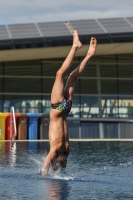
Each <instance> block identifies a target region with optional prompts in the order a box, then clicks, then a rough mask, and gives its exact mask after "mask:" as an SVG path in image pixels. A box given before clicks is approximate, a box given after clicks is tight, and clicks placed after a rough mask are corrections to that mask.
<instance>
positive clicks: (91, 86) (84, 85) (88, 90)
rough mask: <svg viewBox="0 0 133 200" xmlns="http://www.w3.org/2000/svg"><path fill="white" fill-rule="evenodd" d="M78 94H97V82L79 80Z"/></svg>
mask: <svg viewBox="0 0 133 200" xmlns="http://www.w3.org/2000/svg"><path fill="white" fill-rule="evenodd" d="M79 87H80V88H79V90H80V94H97V80H95V79H94V80H93V79H80V83H79Z"/></svg>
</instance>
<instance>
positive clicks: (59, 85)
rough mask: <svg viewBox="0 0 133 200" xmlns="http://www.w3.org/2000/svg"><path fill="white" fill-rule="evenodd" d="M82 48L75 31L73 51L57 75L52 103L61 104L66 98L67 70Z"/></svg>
mask: <svg viewBox="0 0 133 200" xmlns="http://www.w3.org/2000/svg"><path fill="white" fill-rule="evenodd" d="M81 47H82V44H81V42H80V40H79V37H78V32H77V31H76V30H74V33H73V45H72V47H71V50H70V52H69V54H68V56H67V58H66V59H65V61H64V62H63V64H62V66H61V68H60V69H59V70H58V71H57V73H56V78H55V82H54V85H53V89H52V93H51V103H57V102H59V101H60V100H61V99H62V98H63V96H64V76H65V74H66V72H67V70H68V69H69V68H70V66H71V64H72V61H73V59H74V56H75V54H76V52H77V51H78V50H79V49H80V48H81Z"/></svg>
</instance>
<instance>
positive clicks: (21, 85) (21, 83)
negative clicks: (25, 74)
mask: <svg viewBox="0 0 133 200" xmlns="http://www.w3.org/2000/svg"><path fill="white" fill-rule="evenodd" d="M4 92H12V93H41V79H40V78H21V77H20V78H18V77H17V78H4Z"/></svg>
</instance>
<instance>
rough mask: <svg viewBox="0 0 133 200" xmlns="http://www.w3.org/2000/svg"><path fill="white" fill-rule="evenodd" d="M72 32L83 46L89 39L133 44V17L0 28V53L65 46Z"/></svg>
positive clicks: (68, 42) (13, 25)
mask: <svg viewBox="0 0 133 200" xmlns="http://www.w3.org/2000/svg"><path fill="white" fill-rule="evenodd" d="M74 29H76V30H78V33H79V36H80V39H81V41H82V43H83V44H88V40H89V39H90V37H91V36H94V37H96V38H97V40H98V43H99V44H110V43H119V42H133V17H127V18H108V19H86V20H71V21H65V22H63V21H58V22H41V23H29V24H10V25H0V50H5V49H8V50H9V49H23V48H24V49H25V48H38V47H57V46H58V47H60V46H68V45H71V43H72V32H73V30H74Z"/></svg>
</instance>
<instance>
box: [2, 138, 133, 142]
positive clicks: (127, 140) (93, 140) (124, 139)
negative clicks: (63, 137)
mask: <svg viewBox="0 0 133 200" xmlns="http://www.w3.org/2000/svg"><path fill="white" fill-rule="evenodd" d="M69 141H70V142H71V141H72V142H96V141H98V142H108V141H120V142H133V138H127V139H126V138H122V139H121V138H117V139H113V138H112V139H110V138H106V139H104V138H103V139H69ZM0 142H49V140H41V139H38V140H0Z"/></svg>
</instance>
